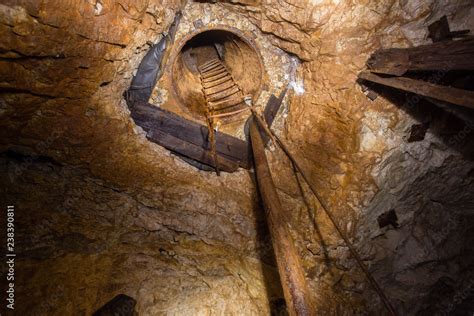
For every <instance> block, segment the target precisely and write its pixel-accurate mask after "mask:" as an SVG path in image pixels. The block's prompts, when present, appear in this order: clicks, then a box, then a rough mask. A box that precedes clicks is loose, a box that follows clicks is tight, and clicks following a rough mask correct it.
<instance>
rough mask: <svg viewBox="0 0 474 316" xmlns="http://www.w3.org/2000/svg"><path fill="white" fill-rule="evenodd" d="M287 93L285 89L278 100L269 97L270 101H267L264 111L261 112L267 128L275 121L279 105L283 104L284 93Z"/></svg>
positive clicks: (272, 96) (273, 96)
mask: <svg viewBox="0 0 474 316" xmlns="http://www.w3.org/2000/svg"><path fill="white" fill-rule="evenodd" d="M287 91H288V88H285V89H284V90H283V91H282V92H281V93H280V95H279V96H278V98H277V97H276V96H275V95H273V94H272V95H271V96H270V99H268V102H267V105H266V106H265V109H264V110H263V117H264V118H265V121H266V122H267V124H268V125H269V126H271V125H272V123H273V120H274V119H275V117H276V115H277V113H278V110H279V109H280V106H281V103H282V102H283V99H284V98H285V95H286V92H287Z"/></svg>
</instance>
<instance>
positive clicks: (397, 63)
mask: <svg viewBox="0 0 474 316" xmlns="http://www.w3.org/2000/svg"><path fill="white" fill-rule="evenodd" d="M472 56H474V37H473V36H469V37H466V38H464V39H461V40H457V41H443V42H437V43H433V44H428V45H422V46H417V47H412V48H390V49H381V50H378V51H376V52H375V53H373V54H372V56H371V57H370V58H369V60H368V61H367V67H368V68H369V70H370V71H372V72H376V73H382V74H388V75H394V76H401V75H403V74H404V73H406V72H407V71H437V70H440V71H450V70H474V58H473V57H472Z"/></svg>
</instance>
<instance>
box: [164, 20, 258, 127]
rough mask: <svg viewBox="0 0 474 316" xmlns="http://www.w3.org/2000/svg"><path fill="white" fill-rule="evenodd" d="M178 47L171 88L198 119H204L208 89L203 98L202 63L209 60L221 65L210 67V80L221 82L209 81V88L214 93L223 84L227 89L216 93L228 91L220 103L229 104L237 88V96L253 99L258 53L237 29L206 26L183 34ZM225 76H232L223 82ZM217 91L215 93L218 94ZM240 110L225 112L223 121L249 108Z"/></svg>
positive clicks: (236, 117)
mask: <svg viewBox="0 0 474 316" xmlns="http://www.w3.org/2000/svg"><path fill="white" fill-rule="evenodd" d="M179 47H180V49H179V52H178V54H177V55H176V57H175V58H174V61H173V65H172V82H173V90H174V94H175V96H176V97H177V100H178V103H179V104H180V105H181V106H182V107H183V108H184V110H185V111H186V112H188V113H189V114H191V115H192V116H193V117H195V118H197V119H199V120H204V119H205V112H206V109H207V108H208V106H209V105H208V101H209V91H208V93H207V95H208V97H207V100H206V96H205V94H204V93H205V92H204V91H203V90H204V89H203V82H202V81H201V77H202V66H203V65H206V64H210V63H211V64H212V60H216V61H217V62H218V63H220V64H221V65H220V66H219V67H216V68H215V69H216V70H210V71H209V73H211V75H212V74H213V73H216V75H215V76H214V77H212V78H211V79H212V80H214V79H215V80H214V81H213V82H216V84H217V83H220V82H223V83H222V84H219V86H217V85H216V86H212V83H211V86H212V87H213V88H212V89H211V90H212V92H214V93H215V92H216V91H218V89H219V88H220V87H222V88H221V89H226V90H225V91H224V90H222V91H218V93H221V95H229V97H226V99H222V100H224V101H220V104H222V103H225V101H226V100H229V102H228V104H229V105H230V104H231V103H230V101H231V100H230V99H231V98H232V97H233V96H230V94H231V93H232V92H233V91H236V90H240V91H239V94H240V98H242V96H252V98H253V100H256V99H257V98H258V96H259V94H260V92H261V86H262V77H263V66H262V60H261V56H260V54H259V52H258V50H257V49H256V47H255V45H254V44H253V42H252V41H251V40H249V39H248V38H246V37H245V36H244V35H243V34H242V33H241V32H239V31H238V30H228V29H220V28H206V29H204V30H200V31H199V32H197V33H194V34H191V35H189V36H187V37H185V38H184V39H183V40H182V41H181V43H180V46H179ZM222 66H223V67H222ZM200 67H201V73H200ZM212 67H214V66H211V68H212ZM208 69H210V68H209V67H208ZM219 69H224V71H223V72H222V71H221V70H219ZM224 72H225V73H224ZM226 76H229V77H231V79H229V80H228V81H227V83H226V84H225V83H224V81H226ZM232 89H234V90H232ZM218 93H216V94H215V96H218ZM242 106H244V105H242V104H241V105H240V107H242ZM234 110H235V107H234ZM229 111H232V109H230V110H229ZM239 113H240V114H239V115H236V116H232V117H230V116H226V118H225V119H222V122H224V123H225V122H226V121H235V120H239V119H242V120H244V119H245V118H246V117H247V116H248V115H249V114H250V113H249V111H244V112H239Z"/></svg>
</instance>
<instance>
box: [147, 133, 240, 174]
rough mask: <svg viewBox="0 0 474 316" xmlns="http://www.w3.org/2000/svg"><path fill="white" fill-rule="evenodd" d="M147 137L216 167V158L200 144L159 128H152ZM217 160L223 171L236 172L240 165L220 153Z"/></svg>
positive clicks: (167, 147)
mask: <svg viewBox="0 0 474 316" xmlns="http://www.w3.org/2000/svg"><path fill="white" fill-rule="evenodd" d="M147 138H148V139H150V140H151V141H153V142H155V143H157V144H159V145H161V146H163V147H165V148H166V149H169V150H171V151H174V152H178V153H180V154H181V155H183V156H186V157H188V158H191V159H194V160H197V161H200V162H202V163H204V164H206V165H208V166H212V167H215V164H214V158H213V157H212V155H211V153H210V151H209V150H206V149H203V148H202V147H200V146H196V145H194V144H191V143H189V142H187V141H185V140H182V139H179V138H177V137H174V136H172V135H170V134H167V133H165V132H162V131H160V130H157V129H152V130H150V131H149V132H148V133H147ZM217 162H218V165H219V170H221V171H225V172H234V171H236V170H237V169H238V168H239V165H238V164H237V163H236V162H234V161H231V160H228V159H226V158H224V157H222V156H220V155H218V156H217Z"/></svg>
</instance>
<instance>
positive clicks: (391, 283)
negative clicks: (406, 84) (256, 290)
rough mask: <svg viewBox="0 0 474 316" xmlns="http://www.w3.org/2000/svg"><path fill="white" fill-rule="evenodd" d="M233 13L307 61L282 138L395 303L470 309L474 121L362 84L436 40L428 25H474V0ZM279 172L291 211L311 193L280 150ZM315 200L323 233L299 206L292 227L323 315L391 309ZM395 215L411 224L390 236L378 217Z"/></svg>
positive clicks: (279, 6)
mask: <svg viewBox="0 0 474 316" xmlns="http://www.w3.org/2000/svg"><path fill="white" fill-rule="evenodd" d="M225 6H230V5H225ZM232 7H233V8H234V9H235V10H237V11H240V12H242V13H243V14H245V15H248V16H250V17H251V19H253V21H254V23H255V24H256V25H258V26H259V27H260V28H261V30H262V31H263V32H266V33H268V35H269V36H270V37H271V38H272V42H273V43H274V44H275V45H277V46H279V47H281V48H282V49H284V50H286V51H288V52H290V53H293V54H295V55H296V56H298V57H299V58H300V59H301V60H302V61H304V63H303V65H302V67H301V68H300V69H299V73H300V76H301V77H302V79H303V85H304V90H305V93H304V94H302V95H296V94H295V95H293V97H292V98H291V101H290V108H289V117H288V118H287V119H286V122H285V128H284V131H282V135H283V136H285V137H286V139H287V141H288V143H290V144H291V146H292V147H293V149H294V150H293V151H294V152H295V153H297V155H298V156H299V159H300V161H301V162H302V164H303V165H304V167H305V169H306V170H307V171H308V172H309V173H310V174H311V178H312V181H314V183H316V184H317V186H318V187H319V190H320V193H321V194H322V195H323V197H324V198H325V200H326V201H327V202H328V204H329V205H330V206H331V208H332V209H333V211H334V212H335V213H336V215H337V217H338V219H339V221H340V225H341V226H342V227H344V228H346V231H347V232H348V233H349V234H350V235H352V236H353V238H354V240H355V241H356V242H357V245H358V248H359V250H360V252H361V253H362V255H363V258H364V260H365V261H366V263H367V264H368V265H369V266H370V267H371V271H373V272H374V274H375V276H376V278H377V279H378V280H379V282H380V283H381V284H382V286H383V288H385V290H386V293H387V295H388V296H389V297H390V298H391V300H392V302H393V304H394V305H395V306H396V308H397V309H398V310H399V311H400V312H401V313H402V314H406V313H408V314H415V313H417V312H426V313H433V312H434V311H437V312H440V313H442V312H443V311H448V312H453V311H455V309H456V308H459V311H464V312H465V311H466V306H468V307H469V306H472V295H470V293H471V292H470V291H469V289H470V288H472V284H473V282H472V275H471V272H470V271H472V266H473V260H472V246H471V244H472V242H471V241H472V240H471V239H472V237H470V236H469V233H468V227H469V226H472V224H473V223H474V220H473V218H472V211H473V210H474V206H473V202H474V197H473V196H472V193H471V192H472V175H471V173H470V172H469V170H471V169H472V167H473V166H474V165H473V163H472V157H473V156H472V148H473V144H472V130H473V129H472V124H473V123H472V121H470V120H472V118H468V119H467V121H466V119H464V120H459V119H457V118H456V115H454V114H452V113H450V112H449V111H444V110H440V109H439V108H437V107H436V106H434V105H433V104H431V103H426V101H424V100H422V99H420V98H417V97H413V96H407V97H406V98H405V96H404V95H397V94H396V93H395V92H394V91H392V95H391V97H390V98H388V99H386V98H378V99H377V100H376V101H375V102H371V101H369V100H368V99H367V98H366V97H365V95H364V94H363V93H362V91H361V90H360V88H359V87H358V85H357V84H356V77H357V73H358V72H359V71H361V70H362V69H363V68H364V66H365V61H366V60H367V58H368V57H369V55H370V54H371V53H372V52H374V51H375V50H377V49H379V48H390V47H408V46H411V45H420V44H423V43H429V42H430V41H429V39H428V38H427V26H428V25H429V24H430V23H432V22H434V21H436V20H437V19H439V18H440V17H441V16H443V15H444V14H447V15H448V19H449V21H450V25H451V28H452V29H454V30H456V29H471V30H473V29H474V19H473V16H474V6H473V5H472V2H471V1H311V2H307V1H276V2H273V1H272V2H270V1H262V2H260V1H257V2H252V3H247V6H232ZM393 95H396V97H393ZM471 117H472V116H471ZM426 123H430V128H429V129H428V132H427V134H426V137H425V138H424V140H422V141H418V142H414V143H408V141H407V139H408V138H409V134H410V130H411V127H412V126H413V125H417V124H426ZM274 170H275V171H277V172H278V173H279V174H281V176H279V177H277V181H278V180H280V184H279V186H280V188H281V191H282V194H285V193H286V196H287V197H288V201H289V205H288V207H290V205H291V202H290V201H292V200H294V199H295V198H297V199H299V196H300V193H299V189H298V186H297V185H296V183H297V182H296V181H292V182H293V184H290V183H289V181H288V179H291V178H292V177H291V171H290V170H289V168H288V165H287V161H286V160H285V159H284V158H283V157H282V156H281V155H280V154H279V153H275V158H274ZM309 199H311V198H309ZM309 203H310V204H313V206H314V207H316V209H317V213H316V222H317V223H318V224H317V225H318V226H319V227H310V225H309V224H308V223H309V222H311V217H310V215H307V214H306V213H305V212H304V211H302V210H301V209H299V208H296V211H294V212H293V213H292V214H294V218H293V222H292V225H293V228H294V230H295V234H296V235H297V236H298V237H299V238H297V240H299V241H300V249H301V253H302V256H303V257H304V258H305V264H306V268H307V271H308V277H309V279H311V284H312V285H313V289H314V292H315V293H316V295H317V296H318V298H319V311H320V312H334V311H338V309H337V307H336V306H340V310H339V311H338V312H339V313H344V312H345V313H348V314H352V313H354V312H355V311H354V310H352V309H353V308H357V305H358V303H360V302H361V301H363V298H365V300H366V301H367V302H369V303H366V304H367V305H366V306H365V307H363V308H364V309H367V308H368V309H369V310H373V311H375V310H377V309H379V308H381V307H380V306H378V307H376V306H375V305H377V303H376V302H377V301H378V299H377V297H376V295H374V293H373V292H372V291H371V290H370V289H368V287H367V286H366V285H365V286H361V285H362V284H364V281H363V280H364V279H363V278H362V277H361V275H360V272H359V270H358V269H357V268H356V267H355V264H354V262H353V260H352V259H350V255H349V254H348V250H347V248H346V247H345V245H344V244H343V243H342V242H341V241H340V238H338V237H337V235H335V233H334V229H333V227H332V225H331V224H330V223H329V221H328V219H327V217H326V216H325V215H324V213H323V211H322V210H321V209H320V208H319V207H318V204H317V203H316V202H315V201H309ZM297 205H300V204H297ZM289 209H290V208H289ZM293 209H295V208H294V207H293ZM391 209H394V210H395V211H396V213H397V214H398V217H399V224H400V227H399V228H398V229H392V228H384V229H380V228H379V227H378V225H377V217H378V216H379V215H380V214H382V213H384V212H388V211H390V210H391ZM331 262H332V263H331ZM440 297H443V299H442V300H440ZM350 298H353V299H354V301H353V302H351V301H350ZM430 302H431V303H433V302H437V304H434V305H430ZM338 304H339V305H338ZM351 310H352V311H351ZM380 311H382V310H380Z"/></svg>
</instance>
